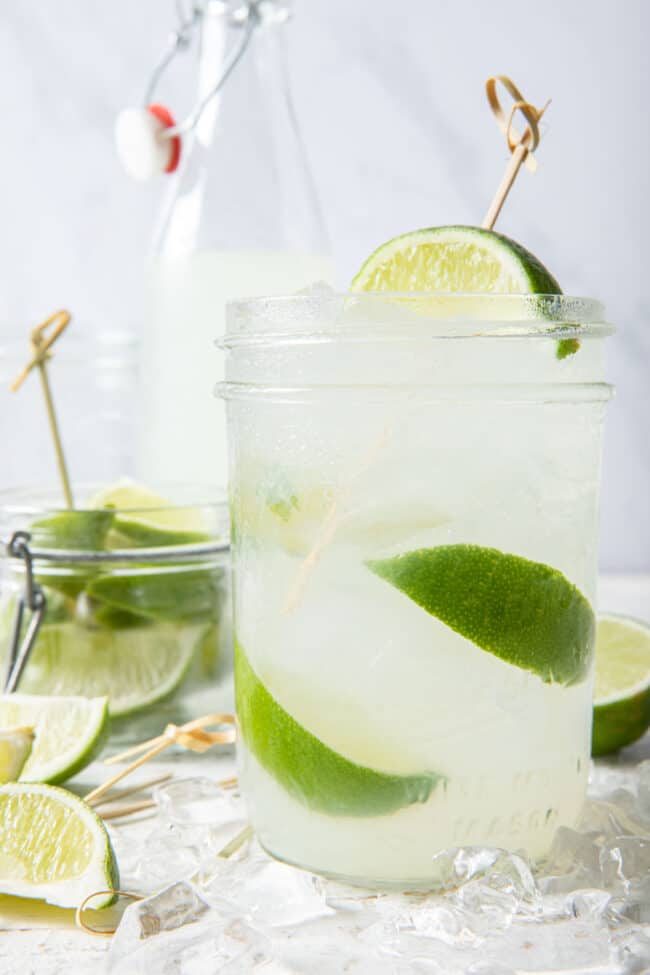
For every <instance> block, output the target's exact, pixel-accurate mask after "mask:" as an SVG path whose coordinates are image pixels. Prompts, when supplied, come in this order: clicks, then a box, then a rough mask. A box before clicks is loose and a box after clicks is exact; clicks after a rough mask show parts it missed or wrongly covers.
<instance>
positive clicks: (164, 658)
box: [0, 487, 230, 745]
mask: <svg viewBox="0 0 650 975" xmlns="http://www.w3.org/2000/svg"><path fill="white" fill-rule="evenodd" d="M163 490H164V491H165V496H166V497H169V498H174V499H175V500H176V501H177V503H176V504H174V505H173V506H172V505H171V503H170V504H169V506H168V507H164V508H163V507H161V508H151V507H147V508H142V509H137V508H114V507H110V508H109V507H107V508H99V509H96V508H94V507H85V508H80V509H75V510H66V509H62V508H61V506H60V503H58V502H57V500H55V499H56V498H57V495H55V494H54V492H46V491H41V492H34V491H32V492H29V491H27V490H25V489H23V490H16V491H11V492H0V539H2V541H3V543H4V546H3V550H4V551H5V552H6V554H5V556H4V558H3V559H2V562H1V563H0V573H1V574H0V668H1V669H0V673H3V674H4V675H5V684H6V687H7V689H10V690H16V691H19V692H23V693H30V694H46V695H83V696H86V697H97V696H104V695H107V696H108V698H109V713H110V717H111V744H113V745H116V744H120V745H121V744H124V743H130V742H133V741H140V740H143V739H144V738H147V737H151V736H153V735H156V734H160V733H161V732H162V731H163V730H164V728H165V726H166V724H167V723H169V722H173V723H175V724H182V723H184V722H186V721H188V720H191V719H192V718H196V717H199V716H200V715H202V714H206V713H208V714H209V713H212V712H214V711H219V710H222V709H223V704H222V703H221V702H220V700H219V694H220V691H219V683H220V678H221V676H222V675H223V673H224V670H227V669H228V666H229V664H228V660H227V657H228V655H229V654H228V653H227V652H226V651H227V649H228V648H229V639H230V638H229V623H228V599H227V593H228V574H229V573H228V566H227V550H228V540H227V539H228V524H227V508H226V504H225V502H224V501H223V500H219V501H207V500H206V501H203V502H197V501H196V497H197V492H196V491H195V490H193V491H192V492H188V491H187V490H183V489H180V488H169V487H166V488H163ZM77 493H78V495H79V497H83V496H90V495H91V494H92V491H91V490H89V489H88V488H85V489H84V488H80V489H79V490H78V492H77ZM206 497H207V495H206ZM16 532H20V533H25V534H24V535H20V536H19V537H18V544H14V545H13V546H12V545H11V539H12V538H15V533H16ZM21 541H26V543H27V546H28V549H27V551H25V549H24V546H23V545H21V544H20V543H21ZM12 553H13V554H12ZM25 555H27V556H28V558H29V560H31V566H32V570H33V580H34V583H35V584H36V586H37V587H39V588H40V591H41V592H42V593H43V595H44V596H45V614H44V617H43V619H42V622H41V625H40V628H39V629H38V632H37V635H36V639H35V642H34V643H33V646H31V648H30V647H28V649H27V656H26V658H25V662H24V667H23V666H20V665H19V668H18V671H15V672H14V674H13V677H12V676H11V673H10V672H11V670H12V665H15V664H16V662H17V661H20V658H21V645H22V644H23V643H24V641H25V639H26V637H27V631H28V627H29V623H30V620H31V615H32V614H31V613H30V609H29V606H30V603H31V600H30V598H29V591H30V580H29V572H28V566H27V563H26V560H25ZM21 599H23V600H24V603H25V606H24V615H23V621H22V626H21V627H20V632H19V633H18V639H14V632H13V631H14V624H15V620H16V613H17V609H18V607H19V604H20V602H21ZM3 664H4V665H3Z"/></svg>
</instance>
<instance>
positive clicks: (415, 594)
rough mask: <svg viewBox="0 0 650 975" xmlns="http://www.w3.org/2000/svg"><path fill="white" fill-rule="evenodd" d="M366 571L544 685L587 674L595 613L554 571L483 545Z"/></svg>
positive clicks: (411, 556) (410, 556) (375, 564)
mask: <svg viewBox="0 0 650 975" xmlns="http://www.w3.org/2000/svg"><path fill="white" fill-rule="evenodd" d="M366 564H367V566H368V568H369V569H370V570H371V571H372V572H374V573H375V574H376V575H378V576H379V577H380V578H381V579H384V580H385V581H386V582H389V583H390V584H391V585H393V586H395V588H396V589H399V590H400V591H401V592H403V593H404V594H405V595H406V596H408V597H409V598H410V599H412V600H413V602H415V603H417V604H418V606H421V607H422V608H423V609H424V610H426V611H427V613H430V614H431V615H432V616H435V617H436V618H437V619H439V620H441V621H442V622H443V623H446V624H447V626H449V627H451V628H452V629H453V630H455V631H456V632H457V633H459V634H460V635H461V636H463V637H465V638H466V639H467V640H471V641H472V643H475V644H476V645H477V646H478V647H481V649H483V650H487V651H488V652H489V653H492V654H494V655H495V656H497V657H500V658H501V659H502V660H505V661H506V662H507V663H510V664H514V665H515V666H516V667H521V668H523V669H524V670H529V671H531V672H532V673H534V674H537V676H538V677H541V678H542V680H543V681H546V682H548V683H551V682H553V683H560V684H573V683H576V682H577V681H579V680H581V679H582V678H583V677H584V676H585V675H586V673H587V670H588V668H589V662H590V658H591V651H592V648H593V641H594V626H595V622H594V613H593V610H592V608H591V606H590V605H589V602H588V601H587V599H586V598H585V597H584V596H583V595H582V593H581V592H580V591H579V590H578V589H576V587H575V586H574V585H572V584H571V583H570V582H569V580H568V579H567V578H566V577H565V576H563V575H562V573H561V572H558V570H557V569H553V568H551V567H550V566H548V565H545V564H544V563H542V562H531V561H529V560H528V559H524V558H521V557H520V556H518V555H508V554H506V553H505V552H500V551H499V550H498V549H495V548H483V547H482V546H480V545H442V546H439V547H436V548H427V549H418V550H416V551H414V552H407V553H405V554H403V555H397V556H395V557H394V558H390V559H382V560H376V561H370V562H367V563H366Z"/></svg>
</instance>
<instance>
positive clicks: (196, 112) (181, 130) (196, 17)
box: [144, 0, 260, 139]
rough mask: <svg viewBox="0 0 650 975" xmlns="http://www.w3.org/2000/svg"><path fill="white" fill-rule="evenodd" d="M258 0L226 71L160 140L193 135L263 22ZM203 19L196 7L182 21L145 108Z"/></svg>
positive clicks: (156, 71) (154, 76)
mask: <svg viewBox="0 0 650 975" xmlns="http://www.w3.org/2000/svg"><path fill="white" fill-rule="evenodd" d="M258 3H259V0H249V2H248V3H247V5H246V6H247V11H246V16H245V17H244V18H242V20H241V26H242V27H243V33H242V36H241V38H240V40H239V43H238V44H237V45H236V46H235V47H234V48H233V49H232V51H231V52H230V54H229V56H228V57H227V58H226V60H225V63H224V66H223V71H222V72H221V75H220V76H219V79H218V81H217V82H216V83H215V84H214V85H213V86H212V88H211V89H210V91H209V92H208V93H207V95H206V96H205V97H204V98H203V99H202V100H201V101H200V102H199V103H198V105H197V106H196V107H195V108H194V109H193V110H192V111H191V112H190V114H189V115H188V116H187V118H185V119H184V120H183V121H182V122H179V123H178V125H173V126H170V127H169V128H166V129H163V130H162V131H161V132H160V137H161V138H163V139H171V138H173V137H174V136H177V135H184V134H185V133H186V132H191V131H192V129H193V128H194V127H195V126H196V124H197V123H198V121H199V119H200V118H201V115H202V114H203V111H204V110H205V108H207V106H208V104H209V103H210V102H211V101H212V99H213V98H214V96H215V95H217V94H218V93H219V92H220V91H221V89H222V87H223V86H224V84H225V83H226V81H227V80H228V78H229V77H230V75H231V74H232V72H233V71H234V69H235V68H236V66H237V65H238V64H239V62H240V61H241V59H242V57H243V55H244V53H245V51H246V48H247V47H248V44H249V42H250V39H251V37H252V36H253V31H254V29H255V28H256V27H257V25H258V24H259V23H260V14H259V10H258ZM177 10H178V12H179V14H181V13H182V11H181V8H180V6H179V5H177ZM202 16H203V10H202V8H201V7H200V6H199V5H197V4H195V5H194V7H193V8H192V13H191V14H190V15H189V16H188V17H186V18H185V19H181V23H180V25H179V27H178V29H177V30H176V31H175V32H174V33H173V34H172V37H171V40H170V42H169V45H168V47H167V49H166V50H165V52H164V53H163V55H162V57H161V59H160V61H159V62H158V64H157V65H156V67H155V68H154V71H153V74H152V76H151V80H150V81H149V84H148V86H147V90H146V93H145V98H144V104H145V108H146V107H147V106H148V105H150V104H151V102H152V101H153V98H154V94H155V91H156V88H157V86H158V83H159V81H160V79H161V77H162V76H163V74H164V73H165V71H166V70H167V68H168V67H169V65H170V64H171V62H172V61H173V59H174V57H175V56H176V54H177V53H178V52H179V51H182V50H185V49H186V48H187V47H189V45H190V43H191V40H192V34H193V33H194V31H195V29H196V27H197V25H198V24H199V22H200V20H201V17H202ZM233 23H234V24H236V25H237V26H240V23H239V21H238V20H233Z"/></svg>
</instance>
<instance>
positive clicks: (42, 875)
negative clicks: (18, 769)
mask: <svg viewBox="0 0 650 975" xmlns="http://www.w3.org/2000/svg"><path fill="white" fill-rule="evenodd" d="M118 887H119V878H118V871H117V863H116V860H115V855H114V853H113V850H112V847H111V843H110V840H109V838H108V834H107V832H106V829H105V827H104V824H103V823H102V821H101V819H100V818H99V816H97V815H96V814H95V813H94V812H93V810H92V809H91V808H90V806H88V805H87V804H86V803H85V802H84V801H83V799H79V798H78V797H77V796H75V795H72V793H70V792H66V791H65V789H59V788H57V787H56V786H51V785H28V784H26V783H18V782H15V783H12V784H10V785H3V786H0V893H3V894H12V895H13V896H15V897H36V898H39V899H40V900H45V901H47V902H48V903H49V904H57V905H58V906H59V907H78V906H79V905H80V904H81V902H82V901H83V900H84V898H85V897H87V896H88V895H89V894H92V893H94V892H95V891H100V890H108V891H112V890H116V889H117V888H118ZM111 900H112V894H110V893H109V894H106V895H105V896H104V897H103V898H100V897H97V898H95V899H94V900H93V902H92V907H94V908H98V907H105V906H106V905H107V904H108V903H110V901H111Z"/></svg>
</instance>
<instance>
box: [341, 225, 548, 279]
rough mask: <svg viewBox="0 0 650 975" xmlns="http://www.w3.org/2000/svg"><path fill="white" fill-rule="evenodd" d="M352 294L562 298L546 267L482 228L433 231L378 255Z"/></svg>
mask: <svg viewBox="0 0 650 975" xmlns="http://www.w3.org/2000/svg"><path fill="white" fill-rule="evenodd" d="M351 290H352V291H404V292H408V291H438V292H452V293H459V292H466V293H468V294H477V293H481V294H561V293H562V289H561V288H560V285H559V284H558V282H557V281H556V280H555V278H554V277H553V275H552V274H551V273H550V272H549V271H547V269H546V268H545V267H544V265H543V264H542V263H541V262H540V261H539V260H538V259H537V258H536V257H535V255H534V254H531V253H530V251H528V250H526V248H525V247H522V246H521V244H518V243H517V242H516V241H514V240H511V239H510V237H506V236H505V235H504V234H498V233H496V232H495V231H493V230H482V229H481V228H479V227H463V226H457V227H428V228H426V229H424V230H414V231H412V232H411V233H407V234H402V235H401V236H400V237H394V238H393V239H392V240H389V241H388V242H387V243H385V244H382V245H381V246H380V247H378V248H377V250H376V251H374V252H373V253H372V254H371V255H370V257H369V258H368V260H367V261H366V263H365V264H364V265H363V267H362V268H361V270H360V271H359V273H358V274H357V276H356V277H355V278H354V279H353V281H352V286H351Z"/></svg>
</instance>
